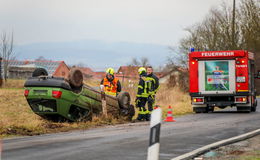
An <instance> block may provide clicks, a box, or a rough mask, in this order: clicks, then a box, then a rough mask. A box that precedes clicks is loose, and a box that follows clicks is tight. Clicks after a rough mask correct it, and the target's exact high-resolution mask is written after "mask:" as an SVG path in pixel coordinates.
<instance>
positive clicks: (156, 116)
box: [147, 108, 162, 160]
mask: <svg viewBox="0 0 260 160" xmlns="http://www.w3.org/2000/svg"><path fill="white" fill-rule="evenodd" d="M161 122H162V109H161V108H157V109H155V110H153V111H152V114H151V122H150V138H149V148H148V154H147V160H159V150H160V129H161Z"/></svg>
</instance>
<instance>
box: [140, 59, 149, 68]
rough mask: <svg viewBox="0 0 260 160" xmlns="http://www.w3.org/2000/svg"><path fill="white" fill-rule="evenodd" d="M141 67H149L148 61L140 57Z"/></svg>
mask: <svg viewBox="0 0 260 160" xmlns="http://www.w3.org/2000/svg"><path fill="white" fill-rule="evenodd" d="M140 63H141V66H143V67H147V66H149V59H148V58H147V57H142V58H141V60H140Z"/></svg>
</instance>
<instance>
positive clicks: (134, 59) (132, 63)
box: [130, 58, 141, 66]
mask: <svg viewBox="0 0 260 160" xmlns="http://www.w3.org/2000/svg"><path fill="white" fill-rule="evenodd" d="M140 65H141V64H140V62H139V61H138V59H137V58H133V59H132V61H131V63H130V66H140Z"/></svg>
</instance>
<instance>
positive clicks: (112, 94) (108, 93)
mask: <svg viewBox="0 0 260 160" xmlns="http://www.w3.org/2000/svg"><path fill="white" fill-rule="evenodd" d="M105 94H107V95H111V96H116V93H114V92H105Z"/></svg>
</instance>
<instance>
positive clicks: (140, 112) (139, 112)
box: [138, 107, 146, 114]
mask: <svg viewBox="0 0 260 160" xmlns="http://www.w3.org/2000/svg"><path fill="white" fill-rule="evenodd" d="M140 109H141V110H139V111H138V114H146V111H144V109H143V108H142V107H141V108H140Z"/></svg>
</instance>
